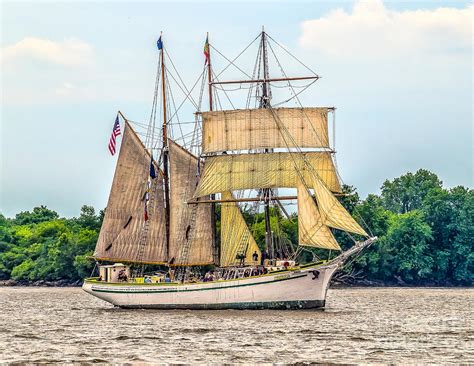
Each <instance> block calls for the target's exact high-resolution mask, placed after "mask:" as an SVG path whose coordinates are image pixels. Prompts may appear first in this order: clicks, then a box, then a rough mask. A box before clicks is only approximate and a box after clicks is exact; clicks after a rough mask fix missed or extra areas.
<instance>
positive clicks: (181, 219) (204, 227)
mask: <svg viewBox="0 0 474 366" xmlns="http://www.w3.org/2000/svg"><path fill="white" fill-rule="evenodd" d="M169 157H170V187H171V190H170V191H171V195H170V209H171V210H170V211H171V212H170V243H169V259H170V263H171V264H173V265H206V264H211V263H213V248H214V245H213V232H212V225H211V219H212V218H211V206H210V205H209V204H197V205H188V204H187V201H189V200H191V198H192V196H193V193H194V190H195V188H196V185H197V171H198V169H197V168H198V159H197V158H196V157H195V156H194V155H192V154H190V153H189V152H188V151H187V150H185V149H184V148H183V147H181V146H180V145H178V144H177V143H175V142H173V141H172V140H169Z"/></svg>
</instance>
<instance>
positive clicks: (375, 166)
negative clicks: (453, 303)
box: [0, 0, 474, 217]
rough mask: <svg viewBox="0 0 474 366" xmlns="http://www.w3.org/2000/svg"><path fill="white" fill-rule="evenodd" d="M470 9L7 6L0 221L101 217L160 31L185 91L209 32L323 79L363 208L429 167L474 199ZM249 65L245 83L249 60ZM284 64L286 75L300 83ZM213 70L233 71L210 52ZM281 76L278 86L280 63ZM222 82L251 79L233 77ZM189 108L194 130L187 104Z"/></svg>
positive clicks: (316, 100)
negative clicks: (386, 188) (253, 45)
mask: <svg viewBox="0 0 474 366" xmlns="http://www.w3.org/2000/svg"><path fill="white" fill-rule="evenodd" d="M473 9H474V7H473V6H472V5H471V3H470V2H469V1H444V2H441V1H418V2H417V1H381V0H370V1H369V0H367V1H362V0H360V1H313V2H310V1H304V2H298V1H291V2H289V1H288V2H285V1H274V2H271V1H265V2H258V1H256V2H255V1H252V2H246V1H241V2H228V1H220V2H217V1H214V2H199V1H193V2H183V1H174V2H165V1H156V2H126V1H120V2H113V1H100V2H93V1H82V2H79V1H57V2H52V1H48V2H42V1H34V2H24V1H14V2H13V1H11V2H8V1H2V2H1V45H0V46H1V115H0V118H1V120H0V122H1V128H0V144H1V146H0V212H1V213H2V214H4V215H6V216H8V217H12V216H14V215H15V214H16V213H18V212H20V211H25V210H31V209H32V208H33V207H35V206H38V205H42V204H43V205H46V206H48V207H49V208H51V209H53V210H56V211H57V212H58V213H59V214H60V215H61V216H67V217H70V216H77V215H78V214H79V211H80V207H81V206H82V205H83V204H88V205H92V206H94V207H95V208H96V209H102V208H104V207H105V206H106V203H107V198H108V193H109V190H110V185H111V182H112V178H113V172H114V169H115V163H116V156H115V157H112V156H110V154H109V152H108V150H107V143H108V139H109V137H110V133H111V129H112V126H113V121H114V118H115V115H116V113H117V110H121V111H123V112H124V114H125V115H126V116H127V117H128V118H129V119H131V120H133V121H139V122H142V123H147V122H148V120H149V118H150V110H151V105H152V99H153V90H154V83H155V73H156V66H157V57H158V51H157V49H156V39H157V37H158V36H159V34H160V32H161V31H163V39H164V42H165V45H166V49H167V51H168V52H169V53H170V56H171V57H172V60H173V63H174V64H175V65H176V68H177V69H178V70H179V72H180V74H181V76H182V77H183V80H185V82H186V84H187V85H188V86H191V85H192V84H193V83H194V81H195V80H196V79H197V78H198V76H199V75H200V73H201V72H202V67H203V62H204V58H203V53H202V51H203V43H204V40H205V37H206V32H209V35H210V36H209V37H210V40H211V44H212V45H213V46H214V47H215V48H216V49H218V50H219V51H220V52H222V53H223V54H225V55H227V57H229V58H233V57H235V56H236V55H237V54H238V53H239V52H240V51H241V50H242V49H243V48H245V47H246V45H247V44H248V43H250V41H252V40H253V39H254V38H255V37H256V36H257V35H258V33H259V32H260V30H261V27H262V26H263V25H264V26H265V30H266V31H267V32H268V34H269V35H270V36H271V37H272V38H274V39H275V40H277V41H278V42H279V43H280V44H282V45H283V47H285V48H286V49H287V50H289V51H291V53H293V54H295V55H296V56H297V57H298V58H299V59H301V60H302V61H303V62H304V63H305V65H307V66H308V67H310V68H311V69H312V70H314V71H315V72H316V73H318V75H321V76H322V78H321V79H320V80H319V81H318V82H317V83H315V85H314V86H313V87H312V88H311V89H309V91H307V92H305V93H304V94H302V96H301V99H302V101H303V102H304V104H305V105H307V106H335V107H337V112H336V117H337V118H336V146H335V148H336V150H337V165H338V168H339V172H340V174H341V176H342V179H343V181H344V183H346V184H351V185H353V186H355V187H356V188H357V190H358V192H359V194H360V195H361V197H365V196H366V195H367V194H369V193H380V187H381V185H382V184H383V182H384V180H385V179H393V178H395V177H398V176H400V175H402V174H404V173H406V172H408V171H411V172H414V171H416V170H417V169H420V168H424V169H429V170H431V171H433V172H434V173H436V174H438V176H439V177H440V179H441V180H442V181H443V183H444V185H445V186H446V187H454V186H457V185H464V186H468V187H473V180H474V178H473V159H474V158H473V154H474V149H473V118H472V105H473V94H472V75H473V64H472V49H473V39H472V32H473V31H472V29H473V28H472V27H473V24H472V22H473V15H474V10H473ZM249 52H250V51H249ZM214 53H215V52H214ZM282 54H283V56H282V59H284V55H285V53H284V52H282ZM239 61H240V60H239ZM242 61H243V63H244V64H246V66H245V67H246V68H245V70H248V71H250V70H251V68H252V64H251V62H250V61H251V59H250V56H247V55H244V56H243V57H242ZM245 61H248V62H247V63H245ZM285 61H288V65H287V66H288V67H287V68H285V70H286V72H287V74H288V75H289V76H298V75H301V74H303V73H304V71H305V70H304V69H302V68H301V65H299V64H296V63H295V62H293V63H291V60H289V59H288V57H287V59H285ZM213 65H214V68H215V69H216V70H219V69H222V68H223V67H225V65H226V62H225V60H223V59H222V58H220V59H219V58H218V57H217V56H216V57H215V58H213ZM285 65H286V64H285ZM242 67H244V66H242ZM272 71H273V74H272ZM306 73H307V72H306ZM271 74H272V75H274V76H275V77H280V76H281V74H279V69H278V67H274V68H273V69H272V70H271ZM226 77H228V78H229V79H232V78H235V77H239V78H242V75H241V74H239V72H238V71H237V70H235V69H234V70H232V68H231V69H229V72H228V75H226ZM277 94H278V93H277V91H275V95H274V97H275V98H276V95H277ZM177 96H179V92H177ZM178 99H179V98H178ZM181 99H182V98H181ZM181 112H182V113H184V114H185V115H187V116H184V117H182V119H183V118H184V119H185V120H186V119H187V120H189V121H192V120H193V119H194V117H193V114H192V113H193V109H192V107H191V106H189V107H185V108H184V109H183V110H182V111H181Z"/></svg>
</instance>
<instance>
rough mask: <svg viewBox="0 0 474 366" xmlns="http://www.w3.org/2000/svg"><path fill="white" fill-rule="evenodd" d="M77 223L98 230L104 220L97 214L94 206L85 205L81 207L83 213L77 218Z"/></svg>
mask: <svg viewBox="0 0 474 366" xmlns="http://www.w3.org/2000/svg"><path fill="white" fill-rule="evenodd" d="M77 223H78V224H79V225H81V226H82V227H85V228H88V229H93V230H98V229H100V225H101V224H102V220H101V218H100V217H99V216H97V215H96V214H95V209H94V207H92V206H87V205H83V206H82V207H81V214H80V216H79V218H78V219H77Z"/></svg>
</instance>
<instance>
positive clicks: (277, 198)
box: [186, 193, 349, 205]
mask: <svg viewBox="0 0 474 366" xmlns="http://www.w3.org/2000/svg"><path fill="white" fill-rule="evenodd" d="M333 195H334V196H337V197H344V196H348V195H349V194H347V193H333ZM268 199H269V200H270V201H277V202H278V201H289V200H296V199H298V196H275V197H269V198H268ZM260 201H261V202H264V199H263V198H259V197H249V198H233V199H228V200H201V199H199V200H192V201H188V202H186V204H188V205H195V204H201V203H227V202H260Z"/></svg>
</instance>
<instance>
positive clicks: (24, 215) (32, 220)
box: [14, 206, 59, 225]
mask: <svg viewBox="0 0 474 366" xmlns="http://www.w3.org/2000/svg"><path fill="white" fill-rule="evenodd" d="M57 218H59V215H58V213H57V212H55V211H51V210H50V209H48V208H47V207H46V206H39V207H35V208H33V211H32V212H29V211H23V212H20V213H19V214H17V215H16V217H15V220H14V222H15V224H16V225H26V224H37V223H40V222H45V221H50V220H55V219H57Z"/></svg>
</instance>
